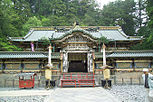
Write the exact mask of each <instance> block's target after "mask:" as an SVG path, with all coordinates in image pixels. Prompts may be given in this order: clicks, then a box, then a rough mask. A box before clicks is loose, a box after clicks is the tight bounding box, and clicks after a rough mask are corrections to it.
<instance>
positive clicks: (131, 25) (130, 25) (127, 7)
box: [99, 0, 136, 35]
mask: <svg viewBox="0 0 153 102" xmlns="http://www.w3.org/2000/svg"><path fill="white" fill-rule="evenodd" d="M134 12H135V2H134V0H125V1H122V0H117V1H115V2H110V3H109V4H108V5H105V6H104V7H103V9H102V10H101V12H100V13H101V15H100V18H99V19H100V22H99V25H103V26H114V25H119V26H121V27H122V29H123V31H124V32H125V33H126V34H127V35H134V34H135V30H136V29H135V26H136V21H135V19H134V18H136V16H135V15H134Z"/></svg>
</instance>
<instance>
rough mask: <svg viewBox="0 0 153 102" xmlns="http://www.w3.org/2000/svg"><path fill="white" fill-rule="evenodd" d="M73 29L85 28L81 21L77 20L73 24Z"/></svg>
mask: <svg viewBox="0 0 153 102" xmlns="http://www.w3.org/2000/svg"><path fill="white" fill-rule="evenodd" d="M73 30H83V29H82V28H81V27H80V26H79V22H78V21H75V22H74V24H73Z"/></svg>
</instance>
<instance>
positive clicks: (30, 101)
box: [0, 96, 46, 102]
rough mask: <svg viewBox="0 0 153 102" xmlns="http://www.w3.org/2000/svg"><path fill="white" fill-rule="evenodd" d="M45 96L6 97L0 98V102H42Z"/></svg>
mask: <svg viewBox="0 0 153 102" xmlns="http://www.w3.org/2000/svg"><path fill="white" fill-rule="evenodd" d="M45 97H46V96H13V97H12V96H11V97H9V96H7V97H0V102H44V99H45Z"/></svg>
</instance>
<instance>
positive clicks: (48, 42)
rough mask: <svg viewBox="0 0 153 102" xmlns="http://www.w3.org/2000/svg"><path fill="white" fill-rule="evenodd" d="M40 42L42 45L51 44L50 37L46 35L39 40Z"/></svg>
mask: <svg viewBox="0 0 153 102" xmlns="http://www.w3.org/2000/svg"><path fill="white" fill-rule="evenodd" d="M38 42H41V43H42V45H44V46H48V45H49V44H50V41H49V39H47V38H46V37H42V38H41V39H39V40H38Z"/></svg>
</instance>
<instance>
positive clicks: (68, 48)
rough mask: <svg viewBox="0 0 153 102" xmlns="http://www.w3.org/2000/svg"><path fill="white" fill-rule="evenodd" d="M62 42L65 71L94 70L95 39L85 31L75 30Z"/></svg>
mask: <svg viewBox="0 0 153 102" xmlns="http://www.w3.org/2000/svg"><path fill="white" fill-rule="evenodd" d="M62 42H63V45H64V48H63V50H62V54H63V59H62V62H63V69H62V70H63V72H93V67H94V65H93V60H94V59H93V54H94V51H93V49H92V48H93V46H94V40H93V39H91V38H90V37H89V36H87V35H86V34H84V33H83V32H73V33H72V34H71V35H70V36H67V37H66V38H64V39H62Z"/></svg>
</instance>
